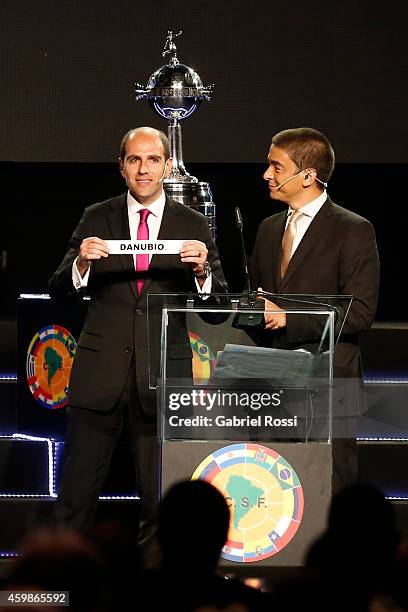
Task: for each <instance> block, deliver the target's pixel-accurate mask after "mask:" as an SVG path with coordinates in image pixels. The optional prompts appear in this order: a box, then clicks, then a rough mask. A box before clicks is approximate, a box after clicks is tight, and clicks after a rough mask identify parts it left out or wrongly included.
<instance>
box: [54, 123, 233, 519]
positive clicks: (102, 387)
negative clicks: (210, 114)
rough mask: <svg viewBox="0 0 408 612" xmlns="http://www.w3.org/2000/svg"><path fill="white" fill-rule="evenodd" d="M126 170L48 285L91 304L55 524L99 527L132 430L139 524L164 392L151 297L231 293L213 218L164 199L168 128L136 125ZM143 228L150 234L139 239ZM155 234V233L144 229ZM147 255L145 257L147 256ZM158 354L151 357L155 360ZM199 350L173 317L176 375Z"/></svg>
mask: <svg viewBox="0 0 408 612" xmlns="http://www.w3.org/2000/svg"><path fill="white" fill-rule="evenodd" d="M119 164H120V172H121V174H122V176H123V177H124V179H125V180H126V183H127V186H128V192H127V193H125V194H123V195H121V196H118V197H115V198H111V199H109V200H106V201H105V202H99V203H97V204H94V205H92V206H90V207H88V208H86V209H85V211H84V214H83V216H82V219H81V220H80V222H79V224H78V226H77V228H76V230H75V231H74V233H73V235H72V237H71V240H70V243H69V248H68V251H67V253H66V255H65V257H64V259H63V261H62V263H61V264H60V266H59V267H58V269H57V271H56V272H55V273H54V275H53V277H52V279H51V281H50V293H51V295H52V296H54V297H56V298H59V297H62V298H66V297H69V296H73V295H74V296H76V295H81V294H82V293H84V292H86V293H88V294H89V295H90V297H91V301H90V302H89V308H88V312H87V316H86V320H85V323H84V327H83V329H82V332H81V335H80V338H79V342H78V348H77V353H76V357H75V360H74V365H73V369H72V374H71V379H70V389H69V398H70V406H69V409H68V428H67V442H66V451H65V463H64V470H63V475H62V480H61V486H60V491H59V496H58V500H57V502H56V518H57V522H58V523H59V524H62V525H69V526H72V527H86V526H87V525H89V524H90V523H91V522H92V519H93V517H94V513H95V510H96V506H97V501H98V496H99V493H100V490H101V487H102V485H103V482H104V479H105V477H106V474H107V471H108V468H109V464H110V459H111V455H112V451H113V448H114V446H115V443H116V441H117V439H118V437H119V435H120V433H121V430H122V428H123V426H126V427H127V428H128V430H129V432H130V443H131V446H132V451H133V456H134V465H135V470H136V479H137V486H138V491H139V492H140V493H141V499H142V505H141V519H142V521H145V520H148V519H149V517H150V516H151V515H152V512H153V510H154V508H155V506H156V502H157V496H158V456H159V447H158V440H157V435H156V410H157V408H156V394H155V391H154V390H152V389H149V372H148V370H149V367H148V361H149V360H150V362H151V364H152V368H153V371H154V372H155V374H156V375H158V373H159V344H160V342H159V339H160V329H161V307H160V304H159V301H158V300H155V301H154V302H149V303H148V300H147V294H148V293H156V294H157V293H162V294H166V293H175V292H187V293H189V292H192V291H195V292H196V293H197V292H198V293H200V292H201V293H202V292H207V293H208V292H211V291H214V292H217V291H225V280H224V275H223V272H222V269H221V265H220V261H219V258H218V252H217V249H216V246H215V244H214V241H213V239H212V238H211V235H210V231H209V227H208V223H207V220H206V219H205V217H204V216H203V215H201V214H199V213H197V212H195V211H193V210H191V209H189V208H188V207H186V206H184V205H182V204H179V203H178V202H176V201H174V200H172V199H170V198H168V197H167V196H165V194H164V191H163V180H164V178H165V176H167V175H168V174H169V173H170V171H171V167H172V160H171V158H170V149H169V142H168V140H167V137H166V135H165V134H164V133H163V132H159V131H158V130H154V129H152V128H137V129H134V130H130V131H129V132H128V133H127V134H125V136H124V138H123V140H122V144H121V152H120V159H119ZM141 231H142V233H140V232H141ZM146 232H147V233H146ZM147 237H148V238H149V239H160V240H168V239H180V240H183V239H184V240H185V242H184V243H183V245H182V247H181V250H180V254H178V255H172V254H167V255H153V256H152V257H151V258H150V261H149V258H148V256H146V255H143V256H142V258H144V259H141V260H139V259H138V258H139V257H140V256H139V255H138V256H133V255H128V254H126V255H119V256H117V255H109V249H108V246H107V243H106V240H108V239H117V240H126V239H128V240H129V239H131V240H132V241H134V240H136V239H143V238H144V239H146V238H147ZM146 258H147V259H146ZM149 352H150V355H149ZM191 359H192V353H191V349H190V343H189V338H188V333H187V329H186V325H185V319H184V318H180V319H177V320H176V319H175V318H173V319H172V324H171V325H169V335H168V362H167V371H168V375H169V376H172V377H178V378H191V376H192V365H191V363H192V361H191Z"/></svg>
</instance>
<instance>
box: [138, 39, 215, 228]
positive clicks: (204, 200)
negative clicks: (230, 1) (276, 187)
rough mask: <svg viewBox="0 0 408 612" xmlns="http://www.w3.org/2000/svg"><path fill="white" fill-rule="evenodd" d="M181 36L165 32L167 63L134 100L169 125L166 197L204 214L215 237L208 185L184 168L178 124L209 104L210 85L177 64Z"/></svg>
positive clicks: (154, 74)
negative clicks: (144, 103)
mask: <svg viewBox="0 0 408 612" xmlns="http://www.w3.org/2000/svg"><path fill="white" fill-rule="evenodd" d="M181 34H182V31H180V32H177V34H174V33H173V31H172V30H168V32H167V39H166V43H165V45H164V50H163V53H162V55H163V57H166V56H169V57H168V63H167V64H164V65H163V66H160V68H158V69H157V70H155V71H154V72H153V74H152V75H151V76H150V78H149V80H148V82H147V85H146V86H145V87H144V86H143V85H141V84H140V83H136V86H137V89H136V90H135V91H136V100H141V99H142V98H147V100H148V102H149V105H150V106H151V108H152V109H153V110H154V112H155V113H157V115H159V116H160V117H162V118H163V119H166V120H167V121H168V136H169V140H170V152H171V157H172V158H173V169H172V171H171V173H170V175H169V176H168V177H167V178H166V179H165V181H164V188H165V191H166V193H167V194H168V195H169V196H170V197H172V198H174V199H175V200H177V201H178V202H181V203H182V204H186V205H187V206H189V207H190V208H193V209H195V210H198V211H199V212H201V213H202V214H204V215H205V216H206V217H207V219H208V223H209V225H210V228H211V231H212V233H213V235H214V236H215V204H214V202H213V201H212V194H211V189H210V185H209V183H205V182H202V181H199V180H198V179H197V178H196V177H195V176H192V175H191V174H189V173H188V172H187V170H186V167H185V166H184V161H183V146H182V138H181V124H180V122H181V121H182V120H183V119H187V117H190V116H191V115H192V114H193V113H195V111H196V110H197V109H198V108H199V106H200V104H201V102H202V101H203V100H210V94H211V93H212V90H213V85H209V86H208V87H204V85H203V82H202V80H201V78H200V77H199V75H198V74H197V72H196V71H195V70H193V69H192V68H190V67H189V66H186V65H185V64H180V62H179V60H178V59H177V47H176V45H175V43H174V39H175V38H177V37H178V36H180V35H181Z"/></svg>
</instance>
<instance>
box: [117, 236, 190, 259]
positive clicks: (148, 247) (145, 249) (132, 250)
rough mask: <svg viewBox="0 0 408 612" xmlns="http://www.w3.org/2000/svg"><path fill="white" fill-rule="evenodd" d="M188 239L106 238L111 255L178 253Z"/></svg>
mask: <svg viewBox="0 0 408 612" xmlns="http://www.w3.org/2000/svg"><path fill="white" fill-rule="evenodd" d="M186 240H187V239H186ZM186 240H106V244H107V245H108V249H109V251H110V254H111V255H139V254H140V255H178V254H179V253H180V249H181V245H182V244H183V242H186Z"/></svg>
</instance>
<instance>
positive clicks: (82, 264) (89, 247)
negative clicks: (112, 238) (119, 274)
mask: <svg viewBox="0 0 408 612" xmlns="http://www.w3.org/2000/svg"><path fill="white" fill-rule="evenodd" d="M108 255H109V249H108V245H107V244H106V242H105V241H104V240H101V238H97V237H96V236H92V237H91V238H85V239H84V240H83V241H82V242H81V246H80V247H79V255H78V259H77V262H76V265H77V268H78V271H79V273H80V275H81V276H82V277H83V276H84V275H85V274H86V272H87V270H88V268H89V266H90V265H91V261H92V259H100V258H101V257H108Z"/></svg>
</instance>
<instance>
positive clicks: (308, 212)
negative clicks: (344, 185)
mask: <svg viewBox="0 0 408 612" xmlns="http://www.w3.org/2000/svg"><path fill="white" fill-rule="evenodd" d="M326 200H327V192H326V190H324V191H323V192H322V193H321V194H320V195H319V196H317V198H315V199H314V200H312V201H311V202H308V203H307V204H305V205H304V206H302V207H301V208H299V210H300V211H301V212H302V213H303V215H302V216H301V217H300V218H299V219H298V220H297V221H295V223H296V235H295V239H294V240H293V245H292V252H291V257H292V255H293V253H294V252H295V251H296V249H297V248H298V246H299V244H300V243H301V241H302V238H303V236H304V235H305V234H306V232H307V230H308V228H309V225H310V224H311V222H312V221H313V219H314V218H315V216H316V215H317V213H318V212H319V210H320V209H321V207H322V206H323V204H324V203H325V201H326ZM293 212H294V210H293V209H292V208H288V216H287V219H286V225H285V229H286V226H287V225H288V223H289V217H290V215H291V214H292V213H293Z"/></svg>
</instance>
